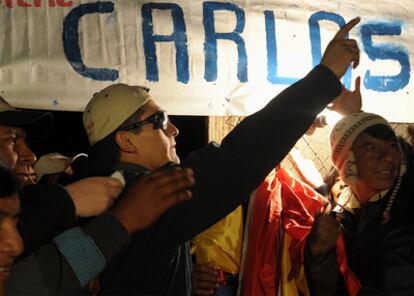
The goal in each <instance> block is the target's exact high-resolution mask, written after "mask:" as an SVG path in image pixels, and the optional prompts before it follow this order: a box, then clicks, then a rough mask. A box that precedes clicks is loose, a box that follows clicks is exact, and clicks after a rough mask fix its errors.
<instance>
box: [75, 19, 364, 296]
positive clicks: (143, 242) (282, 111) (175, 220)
mask: <svg viewBox="0 0 414 296" xmlns="http://www.w3.org/2000/svg"><path fill="white" fill-rule="evenodd" d="M358 21H359V19H354V20H352V21H351V22H350V23H348V24H347V25H346V26H345V27H344V28H342V29H341V30H340V31H339V32H338V33H337V35H336V36H335V38H334V39H333V40H332V41H331V42H330V44H329V45H328V48H327V50H326V51H325V54H324V57H323V59H322V62H321V65H319V66H317V67H316V68H315V69H314V70H313V71H311V72H310V74H308V75H307V76H306V77H305V78H304V79H302V80H300V81H299V82H297V83H295V84H294V85H292V86H291V87H289V88H287V89H286V90H285V91H284V92H282V93H281V94H280V95H279V96H277V97H276V98H275V99H274V100H272V101H271V102H270V103H269V104H268V105H267V106H266V107H265V108H264V109H262V110H261V111H259V112H257V113H255V114H253V115H251V116H249V117H247V118H246V119H245V120H243V121H242V122H241V123H240V124H239V125H238V126H237V127H236V128H235V129H234V130H233V131H232V132H231V133H230V134H229V135H228V136H227V137H226V138H225V139H224V140H223V142H222V144H221V145H220V147H218V146H217V145H215V144H209V145H208V146H207V147H205V148H203V149H200V150H198V151H196V152H194V153H193V154H191V155H190V156H189V157H188V158H187V159H185V160H184V161H183V162H182V166H183V167H190V168H192V169H193V171H194V174H195V178H196V180H197V182H196V184H195V186H194V188H193V189H192V192H193V199H192V200H190V201H188V202H185V203H182V204H180V205H178V206H176V207H174V208H173V209H171V210H170V211H168V212H166V213H165V214H164V215H163V216H162V217H161V218H160V219H159V220H158V221H157V223H155V224H154V225H153V226H151V227H149V228H148V229H146V230H144V231H142V232H140V233H137V234H136V235H133V236H132V239H131V243H130V245H129V248H128V249H126V250H125V251H124V252H121V253H120V254H119V255H118V256H117V258H114V260H112V261H111V262H109V265H108V267H107V268H106V269H105V272H104V273H103V275H102V277H101V289H102V290H101V292H102V293H103V294H117V295H119V294H134V295H136V294H139V295H154V294H155V295H169V294H171V295H190V294H191V274H190V272H191V260H190V258H189V252H188V243H187V241H188V240H190V239H191V238H193V237H194V236H195V235H197V234H198V233H200V232H202V231H203V230H205V229H207V228H208V227H210V226H211V225H213V224H214V223H215V222H217V221H218V220H220V219H221V218H222V217H224V216H225V215H227V214H228V213H230V212H231V211H232V210H234V209H235V208H236V207H237V206H238V205H239V204H240V203H242V202H243V201H244V200H246V199H247V198H248V197H249V196H250V193H251V192H252V191H253V190H254V189H255V188H256V187H257V186H258V185H259V184H260V183H261V182H262V180H263V179H264V178H265V176H266V175H267V174H268V173H269V172H270V170H271V169H273V168H274V166H275V164H277V163H279V162H280V161H281V160H282V159H283V157H284V156H285V155H286V154H287V152H288V151H289V150H290V148H291V147H292V146H293V145H294V144H295V142H296V141H297V140H298V139H299V137H300V136H302V134H303V133H304V132H305V131H306V130H307V129H308V127H309V126H310V125H311V124H312V123H313V122H314V120H315V117H316V115H317V114H318V113H319V112H320V111H322V109H323V108H324V107H325V106H326V105H327V104H328V103H329V102H330V101H332V100H333V99H334V98H335V97H336V96H337V95H338V94H339V93H340V91H341V84H340V82H339V80H338V79H339V78H340V77H341V76H342V75H343V73H344V72H345V70H346V68H347V67H348V65H349V64H350V63H351V62H354V66H356V65H357V63H358V58H359V50H358V47H357V45H356V42H355V40H349V39H345V36H346V34H347V33H348V32H349V30H350V29H351V28H352V27H354V26H355V25H356V24H357V23H358ZM83 119H84V126H85V130H86V132H87V134H88V137H89V142H90V144H91V145H92V149H91V151H90V152H89V158H88V161H89V163H90V166H89V167H88V169H87V174H103V175H110V174H111V173H113V172H114V171H120V172H122V174H123V175H124V177H125V179H126V182H127V186H128V184H129V182H130V181H131V180H133V179H135V178H137V177H138V176H141V175H145V174H147V173H149V172H151V171H153V170H155V169H157V168H158V167H160V166H163V165H165V164H166V163H169V162H178V161H179V159H178V157H177V155H176V152H175V140H174V138H175V137H176V136H177V135H178V129H177V128H176V127H175V126H174V125H173V124H172V123H171V122H170V121H169V120H168V117H167V115H166V113H165V111H164V110H163V109H162V108H161V107H160V106H158V105H157V104H156V102H155V100H154V99H153V98H151V97H150V95H149V94H148V92H147V90H145V89H144V88H142V87H138V86H129V85H125V84H115V85H111V86H109V87H107V88H105V89H103V90H102V91H100V92H99V93H97V94H95V95H94V96H93V98H92V99H91V100H90V102H89V103H88V105H87V106H86V108H85V111H84V117H83ZM287 123H288V124H287Z"/></svg>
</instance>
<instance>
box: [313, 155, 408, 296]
mask: <svg viewBox="0 0 414 296" xmlns="http://www.w3.org/2000/svg"><path fill="white" fill-rule="evenodd" d="M412 162H413V155H411V154H410V155H409V165H408V171H407V173H406V174H405V175H404V176H403V179H402V185H401V187H400V190H399V191H398V194H397V197H396V199H395V201H394V204H393V206H392V210H391V219H390V221H389V222H388V223H385V224H384V223H382V221H383V218H382V213H383V212H384V209H385V207H386V206H387V202H388V199H389V195H390V194H391V192H392V190H390V191H389V193H388V195H387V196H385V197H384V198H382V199H380V200H379V201H376V202H369V203H367V204H366V205H364V206H363V207H362V208H361V209H359V210H356V211H355V214H352V213H350V212H348V211H342V212H341V213H337V216H338V218H339V219H340V220H341V224H342V228H343V232H344V237H345V242H346V251H347V256H348V261H349V266H350V268H351V270H352V271H353V272H354V273H355V274H356V275H357V277H358V278H359V280H360V282H361V285H362V287H363V288H364V289H363V290H362V291H361V292H360V295H374V294H375V293H374V294H369V293H368V292H367V294H365V289H367V288H368V287H369V288H370V289H371V290H374V291H375V290H376V291H377V292H376V295H414V219H413V217H412V209H413V208H414V186H413V184H414V170H413V166H412ZM308 255H309V254H308ZM335 259H336V258H335V255H334V254H330V255H329V256H327V258H325V260H324V261H321V262H318V264H319V266H318V264H313V266H312V264H311V266H310V267H309V266H308V270H313V271H317V272H311V273H308V274H307V276H308V281H309V282H310V285H311V286H312V287H313V292H314V293H313V295H318V296H319V295H338V292H337V291H336V292H334V291H333V290H332V288H333V287H338V284H339V283H340V281H341V279H340V277H333V276H332V275H335V274H338V269H337V268H338V267H337V264H336V260H335ZM307 262H308V263H312V261H309V260H307ZM314 263H315V262H314ZM328 275H329V277H328ZM328 279H330V280H328ZM335 280H337V281H339V282H335ZM327 287H331V288H327ZM366 291H368V289H367V290H366ZM370 293H373V292H370Z"/></svg>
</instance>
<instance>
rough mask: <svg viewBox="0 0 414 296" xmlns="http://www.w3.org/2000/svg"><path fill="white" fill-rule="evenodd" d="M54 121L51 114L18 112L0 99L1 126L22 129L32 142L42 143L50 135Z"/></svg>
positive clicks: (30, 111) (28, 111) (29, 111)
mask: <svg viewBox="0 0 414 296" xmlns="http://www.w3.org/2000/svg"><path fill="white" fill-rule="evenodd" d="M52 120H53V117H52V114H51V113H50V112H45V111H34V110H18V109H16V108H14V107H13V106H11V105H10V104H9V103H7V102H6V100H5V99H4V98H2V97H0V125H6V126H15V127H21V128H23V129H24V130H25V131H26V134H27V137H28V139H30V140H32V141H40V140H42V139H44V138H46V137H47V136H48V135H49V133H50V131H51V130H52V126H53V122H52Z"/></svg>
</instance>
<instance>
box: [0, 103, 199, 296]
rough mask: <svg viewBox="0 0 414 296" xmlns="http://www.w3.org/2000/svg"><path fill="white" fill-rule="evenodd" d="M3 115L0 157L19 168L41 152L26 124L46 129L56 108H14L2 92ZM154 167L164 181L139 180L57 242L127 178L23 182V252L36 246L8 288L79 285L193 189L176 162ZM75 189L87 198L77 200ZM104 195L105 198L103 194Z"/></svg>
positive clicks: (32, 290) (54, 289)
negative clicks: (36, 149) (48, 183)
mask: <svg viewBox="0 0 414 296" xmlns="http://www.w3.org/2000/svg"><path fill="white" fill-rule="evenodd" d="M0 123H1V124H0V158H1V159H2V160H3V161H4V162H5V163H6V164H7V165H8V166H9V167H10V168H17V166H18V165H19V161H20V164H21V165H22V166H23V165H27V166H30V167H31V166H32V164H33V162H34V161H35V159H36V158H35V156H34V154H33V152H32V151H31V150H30V148H29V147H28V146H27V144H26V132H27V134H28V136H29V138H30V139H34V138H37V139H39V138H41V137H43V136H45V134H42V133H41V132H39V131H38V130H37V128H42V130H43V131H46V132H48V131H49V130H50V129H51V115H50V114H49V113H47V112H39V111H26V110H16V109H15V108H14V107H12V106H11V105H9V104H8V103H7V102H6V101H5V100H4V99H2V98H1V99H0ZM11 125H13V126H11ZM25 155H27V157H26V158H25V159H23V161H22V160H21V159H22V158H24V157H25ZM29 159H31V160H30V161H29ZM22 162H23V164H22ZM157 174H158V175H157V176H158V178H157V179H156V180H155V181H157V180H159V181H160V182H161V184H159V182H154V180H152V179H147V180H142V181H141V182H140V183H137V184H134V186H132V187H131V188H130V189H129V191H128V192H126V193H125V198H124V199H123V201H122V202H120V203H118V204H117V206H116V207H114V208H113V209H112V210H111V214H102V215H100V216H98V217H96V218H94V219H93V220H92V221H91V222H90V223H88V224H87V225H85V226H84V227H83V228H82V229H80V228H72V229H69V230H68V231H66V232H64V233H62V234H60V235H59V236H57V237H55V238H54V240H53V241H54V243H53V244H52V243H51V240H52V238H53V237H54V236H55V235H57V234H59V233H60V232H61V231H63V230H65V229H67V228H69V227H71V226H73V225H74V223H75V221H76V216H77V215H79V214H81V215H96V214H99V212H102V211H103V210H105V209H106V208H107V207H108V205H109V203H108V202H109V201H111V200H112V199H113V198H114V197H116V196H117V195H118V194H119V192H120V190H121V188H122V185H121V183H120V182H119V181H117V180H113V179H112V178H89V179H86V180H81V181H78V182H76V183H73V184H70V185H68V186H66V187H65V188H62V187H60V186H52V187H51V186H48V187H43V186H40V185H32V186H27V187H25V188H24V191H23V196H22V205H25V211H22V213H21V218H20V221H19V225H18V226H19V231H20V232H21V233H22V234H23V235H22V237H23V238H24V242H25V244H26V246H27V247H26V255H29V254H31V253H32V252H33V251H35V252H34V253H32V255H29V256H27V257H25V258H24V259H23V260H21V261H20V262H18V264H16V265H15V266H14V267H13V270H12V273H11V278H10V281H9V286H8V293H10V294H56V293H79V292H81V291H82V290H83V288H84V287H85V285H86V284H87V282H88V280H89V279H91V278H93V277H94V276H95V275H96V274H97V273H98V272H100V271H101V269H102V268H103V267H102V266H103V265H104V264H105V263H104V262H105V258H109V257H110V256H111V255H112V254H113V253H116V252H117V251H118V250H120V248H122V247H123V246H124V245H125V244H126V242H127V241H128V233H132V232H134V231H136V230H138V229H141V228H143V227H145V226H146V225H148V224H149V223H151V222H152V221H153V220H154V219H155V218H156V217H158V216H159V214H160V213H162V212H163V211H165V209H167V208H168V207H170V206H171V205H173V204H175V203H177V202H180V201H183V200H186V199H188V198H190V197H191V195H190V194H189V192H187V191H183V190H182V189H183V188H185V187H188V186H190V185H191V184H192V183H193V182H194V181H193V180H192V177H191V172H189V171H183V170H182V171H179V170H174V171H163V172H158V173H157ZM137 190H139V191H138V192H137ZM74 196H76V197H77V196H79V198H83V200H81V199H80V200H77V201H75V198H74ZM105 200H106V201H107V202H103V201H105ZM73 201H75V203H74V202H73ZM153 202H157V204H155V205H153ZM137 207H138V208H137ZM141 211H144V213H145V215H139V216H138V217H136V218H135V217H134V214H136V213H140V212H141ZM105 231H110V232H111V233H112V238H113V239H112V240H111V241H109V242H108V241H105V240H102V239H101V237H102V236H105ZM45 243H49V244H45ZM39 247H40V248H39ZM71 259H72V260H71ZM102 262H103V263H102Z"/></svg>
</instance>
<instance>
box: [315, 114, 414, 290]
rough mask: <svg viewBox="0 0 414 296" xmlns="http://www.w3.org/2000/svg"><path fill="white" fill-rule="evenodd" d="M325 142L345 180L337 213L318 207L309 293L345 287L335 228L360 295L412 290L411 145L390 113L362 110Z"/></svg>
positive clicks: (338, 126)
mask: <svg viewBox="0 0 414 296" xmlns="http://www.w3.org/2000/svg"><path fill="white" fill-rule="evenodd" d="M330 145H331V151H332V152H331V159H332V162H333V164H334V166H335V167H336V168H337V169H338V171H339V172H340V177H341V179H342V180H343V181H344V182H345V183H346V184H347V185H348V186H349V187H348V188H347V189H345V190H344V191H343V192H342V194H341V195H340V197H339V200H338V205H337V206H336V207H335V208H334V210H333V212H334V216H335V217H336V220H335V219H333V218H332V217H331V216H327V215H322V216H321V217H320V219H319V221H318V222H317V223H315V224H314V226H313V228H312V231H313V234H314V235H312V236H311V237H310V239H309V241H308V247H309V249H308V250H309V252H308V253H307V255H308V259H307V262H308V273H307V276H308V280H309V282H310V283H311V287H312V291H313V293H314V294H315V295H342V294H344V293H345V291H346V290H348V292H349V287H346V286H344V284H343V280H342V278H341V277H340V276H338V274H339V267H338V264H337V262H336V260H333V259H332V258H334V257H335V250H336V245H335V242H336V241H337V237H338V235H339V234H340V235H341V236H342V235H343V238H344V241H345V246H346V253H347V255H348V258H349V267H350V269H351V271H352V272H354V273H355V275H356V276H357V278H358V279H359V281H360V285H361V286H362V288H361V290H360V294H358V295H409V294H412V292H413V291H414V285H413V283H414V264H413V262H414V261H413V254H412V248H413V244H412V242H413V241H414V235H413V232H412V229H413V226H414V225H413V222H412V221H413V220H412V219H411V209H412V208H413V206H414V204H413V201H414V200H413V199H412V198H411V197H412V196H413V194H414V192H413V190H414V187H413V186H412V184H413V176H414V173H413V172H414V170H413V165H412V163H413V154H412V152H411V151H410V152H408V151H404V150H403V148H402V147H401V143H400V141H399V140H398V137H397V136H396V134H395V132H394V130H393V129H392V127H391V125H390V124H389V122H388V121H386V120H385V119H384V118H382V117H381V116H379V115H376V114H372V113H365V112H358V113H354V114H351V115H348V116H346V117H344V118H343V119H342V120H340V121H339V122H338V123H337V124H336V125H335V127H334V128H333V130H332V132H331V136H330ZM338 225H339V227H338Z"/></svg>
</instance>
